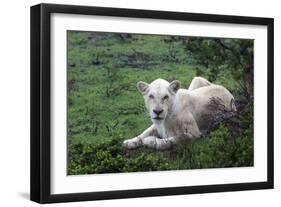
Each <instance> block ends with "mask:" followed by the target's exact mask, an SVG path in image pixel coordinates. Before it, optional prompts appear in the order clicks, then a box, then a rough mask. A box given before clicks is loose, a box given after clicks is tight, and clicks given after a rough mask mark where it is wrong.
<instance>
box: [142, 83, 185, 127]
mask: <svg viewBox="0 0 281 207" xmlns="http://www.w3.org/2000/svg"><path fill="white" fill-rule="evenodd" d="M137 88H138V90H139V91H140V92H141V93H142V94H143V97H144V101H145V105H146V108H147V109H148V111H149V115H150V118H151V120H152V122H153V123H161V122H162V121H164V120H165V118H166V117H167V115H168V113H169V111H170V109H171V108H172V106H173V103H174V99H175V94H176V93H177V91H178V89H179V88H180V82H179V81H178V80H174V81H172V82H171V83H169V82H168V81H166V80H163V79H157V80H154V81H153V82H152V83H150V84H148V83H145V82H142V81H140V82H138V84H137Z"/></svg>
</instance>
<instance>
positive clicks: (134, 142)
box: [123, 125, 155, 149]
mask: <svg viewBox="0 0 281 207" xmlns="http://www.w3.org/2000/svg"><path fill="white" fill-rule="evenodd" d="M153 134H155V128H154V126H153V125H151V126H150V127H149V128H147V129H146V130H145V131H144V132H143V133H141V134H140V135H139V136H136V137H134V138H132V139H127V140H125V141H124V142H123V145H124V146H125V147H126V148H128V149H135V148H138V147H141V146H142V145H143V139H144V138H146V137H148V136H151V135H153Z"/></svg>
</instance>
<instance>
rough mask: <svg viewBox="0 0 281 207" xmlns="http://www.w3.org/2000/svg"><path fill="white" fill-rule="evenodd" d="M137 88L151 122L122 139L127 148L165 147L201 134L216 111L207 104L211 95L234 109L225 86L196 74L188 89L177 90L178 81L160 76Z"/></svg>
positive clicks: (230, 109)
mask: <svg viewBox="0 0 281 207" xmlns="http://www.w3.org/2000/svg"><path fill="white" fill-rule="evenodd" d="M137 87H138V90H139V91H140V92H141V93H142V94H143V96H144V101H145V105H146V107H147V109H148V111H149V114H150V117H151V120H152V125H151V126H150V127H149V128H148V129H146V130H145V131H144V132H143V133H142V134H140V135H139V136H137V137H135V138H132V139H128V140H125V141H124V146H126V147H127V148H128V149H134V148H138V147H141V146H147V147H150V148H155V149H168V148H170V147H171V146H172V145H174V144H177V143H179V142H184V141H189V140H192V139H194V138H198V137H200V136H201V132H200V131H202V130H204V129H205V128H206V127H207V126H208V124H209V122H210V121H211V118H212V114H214V113H215V112H216V110H215V109H212V110H211V109H210V108H209V107H208V105H209V104H210V100H211V99H212V98H219V99H220V100H221V101H222V102H221V103H222V104H223V105H224V107H225V108H226V109H227V110H229V111H232V110H236V108H235V105H234V102H233V100H234V98H233V96H232V95H231V93H230V92H229V91H228V90H227V89H225V88H224V87H223V86H220V85H216V84H212V83H210V82H209V81H207V80H206V79H204V78H202V77H195V78H194V79H193V80H192V82H191V84H190V86H189V88H188V90H187V89H179V88H180V82H179V81H173V82H171V83H169V82H167V81H166V80H163V79H157V80H155V81H153V82H152V83H150V84H147V83H144V82H139V83H138V85H137Z"/></svg>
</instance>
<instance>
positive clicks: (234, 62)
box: [67, 31, 253, 175]
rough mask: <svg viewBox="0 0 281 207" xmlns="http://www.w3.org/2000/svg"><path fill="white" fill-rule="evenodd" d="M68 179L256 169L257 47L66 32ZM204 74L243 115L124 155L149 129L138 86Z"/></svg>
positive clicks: (232, 42) (220, 41)
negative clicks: (128, 143)
mask: <svg viewBox="0 0 281 207" xmlns="http://www.w3.org/2000/svg"><path fill="white" fill-rule="evenodd" d="M67 35H68V59H67V75H68V113H67V114H68V128H67V133H68V174H71V175H76V174H91V173H114V172H136V171H152V170H175V169H198V168H215V167H216V168H218V167H236V166H252V165H253V95H252V94H253V93H252V89H253V87H252V85H253V81H252V78H253V75H252V74H253V63H252V61H253V41H252V40H238V39H210V38H209V39H206V38H205V39H202V38H188V37H175V36H157V35H138V34H119V33H99V32H77V31H68V34H67ZM196 75H201V76H203V77H205V78H207V79H209V80H211V81H213V82H216V83H220V84H223V85H224V86H225V87H226V88H228V89H229V90H230V91H231V92H232V93H233V94H234V96H235V98H236V99H237V101H236V102H237V103H236V104H237V108H238V113H237V114H236V115H235V116H231V117H228V118H223V119H221V117H219V118H218V120H215V121H214V124H213V125H212V126H210V130H209V131H208V132H207V133H206V135H205V137H204V138H202V139H198V140H196V141H194V142H192V143H188V144H182V145H179V146H177V147H175V148H173V149H171V150H167V151H160V152H159V151H155V150H150V149H144V148H142V149H138V150H134V151H127V150H126V149H124V148H123V147H122V144H121V143H122V141H123V140H125V139H128V138H132V137H135V136H136V135H138V134H140V133H141V132H142V131H143V130H144V129H146V128H147V127H149V126H150V124H151V121H150V119H149V116H148V114H147V112H146V109H145V106H144V102H143V98H142V95H141V94H139V92H138V91H137V89H136V83H137V82H138V81H140V80H142V81H145V82H151V81H153V80H154V79H157V78H163V79H166V80H168V81H171V80H174V79H177V80H180V81H181V83H182V87H186V88H187V87H188V85H189V84H190V82H191V80H192V78H193V77H194V76H196Z"/></svg>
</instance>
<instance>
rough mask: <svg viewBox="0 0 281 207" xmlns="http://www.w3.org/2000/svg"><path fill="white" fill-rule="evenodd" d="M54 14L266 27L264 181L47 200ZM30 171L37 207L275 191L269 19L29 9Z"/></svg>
mask: <svg viewBox="0 0 281 207" xmlns="http://www.w3.org/2000/svg"><path fill="white" fill-rule="evenodd" d="M52 13H67V14H83V15H99V16H113V17H133V18H149V19H164V20H181V21H194V22H208V23H232V24H247V25H264V26H267V35H268V37H267V41H268V42H267V45H268V47H267V60H268V63H267V75H268V80H267V92H268V97H267V104H268V108H267V113H268V117H267V127H268V128H267V129H268V131H267V144H268V145H267V181H265V182H249V183H237V184H219V185H203V186H187V187H167V188H153V189H136V190H121V191H106V192H85V193H74V194H51V193H50V189H51V186H50V185H51V183H50V181H51V179H50V178H51V177H50V169H51V160H50V150H51V143H50V136H51V134H50V130H51V114H50V112H51V110H50V107H51V104H50V103H51V90H50V88H51V85H50V80H51V70H50V66H51V65H50V58H51V56H50V52H51V50H50V32H51V25H50V24H51V23H50V15H51V14H52ZM30 24H31V37H30V38H31V39H30V42H31V58H30V62H31V140H30V142H31V152H30V160H31V169H30V172H31V173H30V199H31V200H32V201H35V202H38V203H53V202H70V201H88V200H101V199H118V198H133V197H146V196H165V195H179V194H194V193H210V192H224V191H238V190H239V191H241V190H254V189H270V188H273V186H274V185H273V177H274V168H273V164H274V158H273V154H274V151H273V149H274V148H273V130H274V129H273V126H274V124H273V120H274V117H273V114H274V113H273V110H274V108H273V95H274V89H273V85H274V83H273V81H274V78H273V73H274V72H273V61H274V60H273V56H274V55H273V51H274V50H273V41H274V40H273V39H274V31H273V29H274V20H273V19H272V18H259V17H245V16H228V15H213V14H212V15H211V14H195V13H181V12H168V11H152V10H135V9H120V8H103V7H89V6H72V5H56V4H39V5H35V6H32V7H31V22H30Z"/></svg>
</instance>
